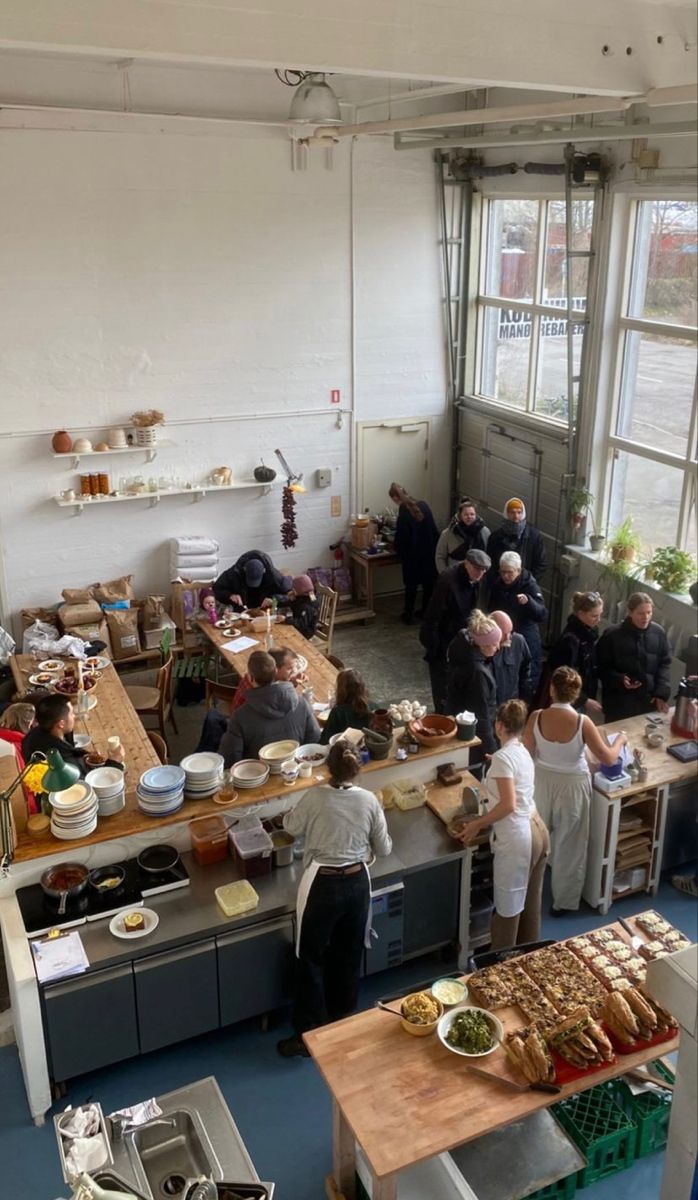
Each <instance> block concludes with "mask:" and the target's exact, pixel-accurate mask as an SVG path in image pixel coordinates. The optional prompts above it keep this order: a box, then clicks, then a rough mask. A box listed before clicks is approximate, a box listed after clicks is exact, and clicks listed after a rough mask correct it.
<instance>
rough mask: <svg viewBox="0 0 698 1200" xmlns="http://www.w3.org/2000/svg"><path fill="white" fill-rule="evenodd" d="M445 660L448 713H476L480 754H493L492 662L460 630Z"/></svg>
mask: <svg viewBox="0 0 698 1200" xmlns="http://www.w3.org/2000/svg"><path fill="white" fill-rule="evenodd" d="M447 660H448V705H447V712H449V713H450V714H451V715H452V716H455V714H456V713H459V712H463V711H464V710H465V711H468V712H473V713H475V716H476V717H477V736H478V737H479V738H480V741H481V742H482V753H483V754H494V752H495V750H497V749H498V743H497V739H496V737H495V735H494V719H495V715H496V712H497V684H496V681H495V677H494V666H493V659H492V658H485V655H484V654H483V653H482V651H481V650H478V648H477V646H475V645H473V643H472V642H471V640H470V636H469V634H468V632H467V630H465V629H463V630H461V632H460V633H457V634H456V636H455V637H454V638H453V641H452V642H451V643H450V645H449V647H448V652H447Z"/></svg>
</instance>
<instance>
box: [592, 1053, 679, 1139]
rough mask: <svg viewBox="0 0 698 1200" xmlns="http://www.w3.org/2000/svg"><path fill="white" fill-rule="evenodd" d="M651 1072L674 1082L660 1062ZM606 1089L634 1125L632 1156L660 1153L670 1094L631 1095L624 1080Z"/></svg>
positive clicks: (618, 1080) (631, 1092)
mask: <svg viewBox="0 0 698 1200" xmlns="http://www.w3.org/2000/svg"><path fill="white" fill-rule="evenodd" d="M655 1071H656V1073H657V1075H660V1076H661V1077H662V1078H663V1079H664V1080H665V1081H666V1082H667V1083H673V1082H674V1074H673V1071H670V1070H669V1069H668V1068H667V1067H665V1066H664V1064H663V1063H660V1062H658V1063H655ZM606 1087H607V1089H608V1091H609V1093H610V1094H611V1096H612V1097H613V1099H614V1100H615V1102H616V1104H618V1105H619V1106H620V1108H622V1109H623V1112H624V1113H625V1114H626V1116H627V1117H629V1118H630V1119H631V1120H632V1121H634V1122H635V1124H636V1126H637V1138H636V1142H635V1157H636V1158H644V1157H645V1155H647V1154H654V1153H655V1151H657V1150H663V1149H664V1147H665V1146H666V1144H667V1137H668V1134H669V1120H670V1118H671V1101H672V1095H671V1092H642V1093H640V1094H638V1095H635V1094H634V1093H633V1091H632V1089H631V1088H630V1087H629V1086H628V1084H627V1083H626V1082H625V1080H624V1079H622V1078H621V1079H612V1080H609V1082H608V1083H607V1084H606Z"/></svg>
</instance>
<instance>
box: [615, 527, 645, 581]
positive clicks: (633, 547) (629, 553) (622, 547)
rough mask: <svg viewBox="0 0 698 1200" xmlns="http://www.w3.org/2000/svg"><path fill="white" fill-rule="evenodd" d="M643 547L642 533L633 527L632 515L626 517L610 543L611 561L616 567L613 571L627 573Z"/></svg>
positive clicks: (621, 573) (620, 573)
mask: <svg viewBox="0 0 698 1200" xmlns="http://www.w3.org/2000/svg"><path fill="white" fill-rule="evenodd" d="M641 549H642V540H641V538H640V535H639V534H638V533H636V532H635V530H634V529H633V519H632V517H626V518H625V520H624V521H623V523H622V524H621V525H619V526H618V528H617V529H616V531H615V533H614V534H613V537H612V538H611V540H610V542H609V543H608V553H609V558H610V563H611V564H612V565H613V566H614V567H615V568H616V569H615V570H614V571H613V572H612V573H613V574H614V575H615V574H618V575H627V574H628V571H629V568H630V564H631V563H632V562H633V561H634V559H635V558H636V557H637V555H638V554H639V553H640V550H641Z"/></svg>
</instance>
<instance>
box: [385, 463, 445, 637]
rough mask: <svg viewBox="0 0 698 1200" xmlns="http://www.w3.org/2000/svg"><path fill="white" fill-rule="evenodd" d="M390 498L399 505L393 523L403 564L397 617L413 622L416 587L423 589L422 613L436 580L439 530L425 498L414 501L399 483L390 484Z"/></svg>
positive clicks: (397, 552) (421, 613)
mask: <svg viewBox="0 0 698 1200" xmlns="http://www.w3.org/2000/svg"><path fill="white" fill-rule="evenodd" d="M388 495H389V496H390V499H391V500H392V501H393V503H394V504H397V506H398V512H397V522H396V525H395V553H396V554H397V556H398V558H399V559H400V565H401V567H402V582H403V583H404V585H405V601H404V610H403V612H402V614H401V616H400V620H401V621H404V623H405V625H411V624H412V616H413V614H414V606H415V602H416V599H417V589H418V588H419V587H420V586H421V589H422V608H421V612H418V613H417V614H416V615H417V616H422V615H423V614H424V612H425V611H426V607H427V605H428V603H429V600H430V598H431V593H432V592H433V590H434V584H435V583H436V564H435V562H434V552H435V550H436V543H437V542H438V540H439V531H438V529H437V528H436V522H435V521H434V517H433V514H432V511H431V509H430V507H429V505H428V504H427V502H426V500H414V499H413V497H412V496H410V495H409V493H408V492H406V491H405V489H404V487H402V485H401V484H399V483H391V485H390V490H389V492H388Z"/></svg>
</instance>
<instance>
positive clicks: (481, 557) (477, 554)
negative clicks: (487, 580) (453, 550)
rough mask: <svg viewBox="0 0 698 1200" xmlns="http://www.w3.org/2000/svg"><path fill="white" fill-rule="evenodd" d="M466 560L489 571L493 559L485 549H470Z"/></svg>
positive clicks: (480, 568)
mask: <svg viewBox="0 0 698 1200" xmlns="http://www.w3.org/2000/svg"><path fill="white" fill-rule="evenodd" d="M465 561H466V562H469V563H470V565H471V566H473V567H477V569H478V570H479V571H489V569H490V567H491V566H492V559H491V558H490V556H489V554H485V551H484V550H468V553H467V554H466V556H465Z"/></svg>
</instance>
